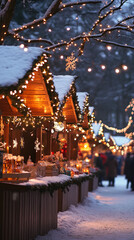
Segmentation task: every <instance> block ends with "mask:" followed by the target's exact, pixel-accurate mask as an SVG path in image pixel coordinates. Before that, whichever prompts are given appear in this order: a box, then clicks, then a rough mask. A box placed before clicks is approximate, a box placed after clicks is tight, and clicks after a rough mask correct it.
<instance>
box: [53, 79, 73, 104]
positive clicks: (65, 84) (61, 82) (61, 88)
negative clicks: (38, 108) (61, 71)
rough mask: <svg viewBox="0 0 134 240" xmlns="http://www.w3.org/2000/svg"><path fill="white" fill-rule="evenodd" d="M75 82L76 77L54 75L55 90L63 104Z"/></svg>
mask: <svg viewBox="0 0 134 240" xmlns="http://www.w3.org/2000/svg"><path fill="white" fill-rule="evenodd" d="M74 80H75V76H71V75H54V76H53V81H54V86H55V90H56V92H57V93H58V95H59V100H60V102H61V103H62V101H63V99H64V97H65V96H66V94H67V93H68V92H69V90H70V87H71V84H72V82H73V81H74Z"/></svg>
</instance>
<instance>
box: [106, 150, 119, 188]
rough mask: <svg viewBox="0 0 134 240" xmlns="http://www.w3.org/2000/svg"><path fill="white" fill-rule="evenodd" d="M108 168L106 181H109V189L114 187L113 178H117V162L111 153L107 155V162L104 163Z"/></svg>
mask: <svg viewBox="0 0 134 240" xmlns="http://www.w3.org/2000/svg"><path fill="white" fill-rule="evenodd" d="M106 165H107V167H108V181H109V185H108V186H109V187H114V185H115V177H116V176H117V165H118V164H117V160H116V158H115V156H114V155H113V154H112V152H110V153H109V155H108V160H107V163H106Z"/></svg>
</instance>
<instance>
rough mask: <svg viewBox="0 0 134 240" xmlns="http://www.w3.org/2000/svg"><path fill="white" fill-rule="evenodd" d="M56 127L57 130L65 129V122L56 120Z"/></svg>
mask: <svg viewBox="0 0 134 240" xmlns="http://www.w3.org/2000/svg"><path fill="white" fill-rule="evenodd" d="M54 129H55V131H56V132H61V131H62V130H63V129H64V123H62V122H54Z"/></svg>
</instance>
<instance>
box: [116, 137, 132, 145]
mask: <svg viewBox="0 0 134 240" xmlns="http://www.w3.org/2000/svg"><path fill="white" fill-rule="evenodd" d="M111 138H112V139H113V141H114V142H115V144H116V145H117V146H124V145H127V144H129V142H130V141H131V140H130V139H129V138H127V137H124V136H111Z"/></svg>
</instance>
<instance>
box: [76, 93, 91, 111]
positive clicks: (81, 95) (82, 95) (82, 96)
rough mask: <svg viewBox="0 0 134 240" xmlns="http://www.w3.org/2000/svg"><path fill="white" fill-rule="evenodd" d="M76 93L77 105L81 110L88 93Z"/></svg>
mask: <svg viewBox="0 0 134 240" xmlns="http://www.w3.org/2000/svg"><path fill="white" fill-rule="evenodd" d="M76 95H77V97H78V101H79V106H80V109H81V111H82V110H83V108H84V103H85V100H86V96H87V95H88V93H87V92H77V93H76Z"/></svg>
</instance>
